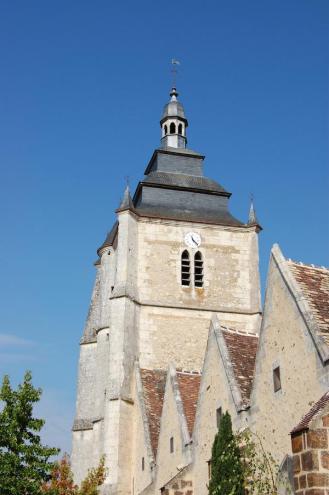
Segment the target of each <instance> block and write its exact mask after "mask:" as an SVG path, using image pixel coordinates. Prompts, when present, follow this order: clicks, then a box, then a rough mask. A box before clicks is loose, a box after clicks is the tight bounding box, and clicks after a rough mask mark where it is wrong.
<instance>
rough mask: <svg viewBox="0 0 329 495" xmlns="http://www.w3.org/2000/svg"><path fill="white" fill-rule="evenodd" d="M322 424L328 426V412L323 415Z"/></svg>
mask: <svg viewBox="0 0 329 495" xmlns="http://www.w3.org/2000/svg"><path fill="white" fill-rule="evenodd" d="M322 424H323V426H329V414H327V415H326V416H323V418H322Z"/></svg>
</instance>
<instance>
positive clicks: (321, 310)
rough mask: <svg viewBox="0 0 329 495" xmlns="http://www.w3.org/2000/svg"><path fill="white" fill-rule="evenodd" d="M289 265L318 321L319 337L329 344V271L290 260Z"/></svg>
mask: <svg viewBox="0 0 329 495" xmlns="http://www.w3.org/2000/svg"><path fill="white" fill-rule="evenodd" d="M288 265H289V267H290V270H291V272H292V274H293V276H294V278H295V280H296V282H297V284H298V286H299V288H300V289H301V291H302V293H303V295H304V297H305V299H306V300H307V302H308V304H309V306H310V309H311V311H312V314H313V316H314V318H315V319H316V322H317V326H318V328H319V335H321V336H322V337H323V339H324V340H325V341H326V342H327V344H329V269H327V268H324V267H322V268H320V267H315V266H310V265H303V264H301V263H296V262H294V261H290V260H289V261H288Z"/></svg>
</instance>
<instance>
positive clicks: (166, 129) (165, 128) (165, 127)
mask: <svg viewBox="0 0 329 495" xmlns="http://www.w3.org/2000/svg"><path fill="white" fill-rule="evenodd" d="M164 134H165V135H166V134H168V127H167V126H166V125H165V126H164Z"/></svg>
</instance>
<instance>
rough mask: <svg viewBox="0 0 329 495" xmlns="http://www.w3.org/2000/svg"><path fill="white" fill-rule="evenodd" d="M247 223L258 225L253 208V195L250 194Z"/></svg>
mask: <svg viewBox="0 0 329 495" xmlns="http://www.w3.org/2000/svg"><path fill="white" fill-rule="evenodd" d="M248 225H258V220H257V216H256V210H255V208H254V197H253V195H251V198H250V209H249V217H248Z"/></svg>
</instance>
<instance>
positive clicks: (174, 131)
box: [169, 122, 176, 134]
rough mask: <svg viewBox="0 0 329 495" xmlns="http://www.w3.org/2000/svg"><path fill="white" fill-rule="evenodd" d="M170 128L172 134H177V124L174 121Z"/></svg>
mask: <svg viewBox="0 0 329 495" xmlns="http://www.w3.org/2000/svg"><path fill="white" fill-rule="evenodd" d="M169 129H170V134H176V126H175V124H174V122H172V123H171V124H170V127H169Z"/></svg>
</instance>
